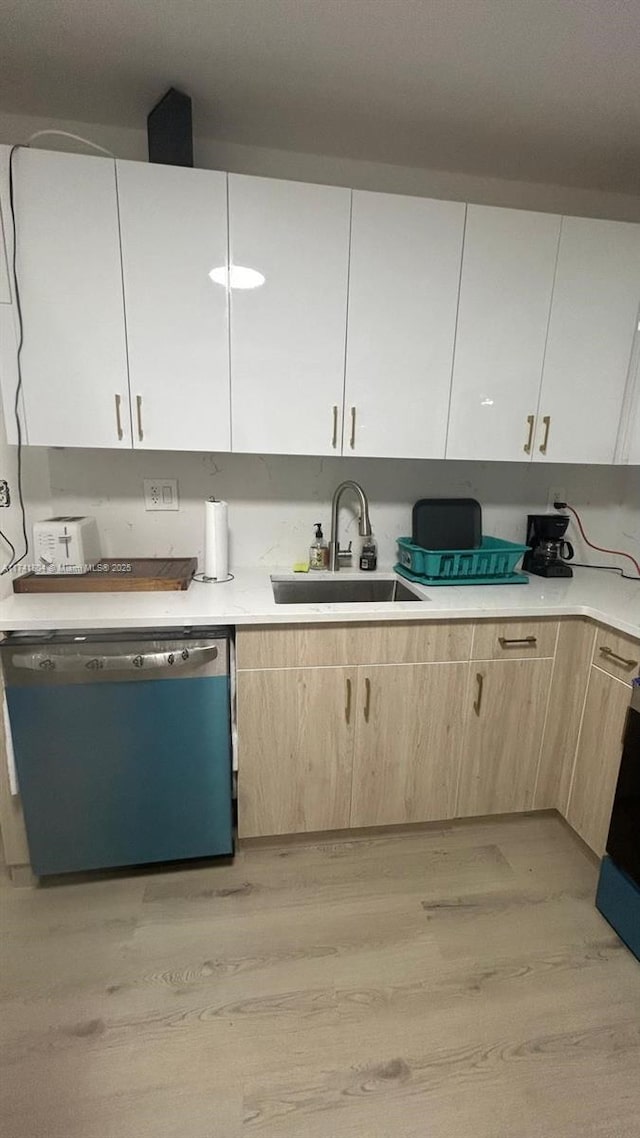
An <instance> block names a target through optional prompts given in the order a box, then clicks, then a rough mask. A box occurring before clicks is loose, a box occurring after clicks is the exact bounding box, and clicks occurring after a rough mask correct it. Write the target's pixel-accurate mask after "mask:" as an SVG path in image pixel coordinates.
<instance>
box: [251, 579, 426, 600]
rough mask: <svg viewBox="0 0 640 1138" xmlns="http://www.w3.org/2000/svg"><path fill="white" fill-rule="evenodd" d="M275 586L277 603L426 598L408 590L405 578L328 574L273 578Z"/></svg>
mask: <svg viewBox="0 0 640 1138" xmlns="http://www.w3.org/2000/svg"><path fill="white" fill-rule="evenodd" d="M271 585H272V588H273V596H274V599H275V602H276V604H277V605H315V604H329V605H330V604H350V605H351V604H363V605H367V604H371V603H372V602H373V601H389V602H393V601H424V600H426V598H425V597H419V596H417V595H416V593H414V592H412V591H411V589H408V588H407V586H406V585H404V584H403V583H402V581H397V580H394V579H393V578H392V579H390V580H384V579H383V580H380V579H378V580H354V579H353V578H350V579H349V580H346V581H345V580H340V579H339V578H338V579H334V578H327V577H324V578H323V579H322V580H319V581H316V580H313V578H311V577H305V578H304V579H303V580H292V579H291V577H272V578H271Z"/></svg>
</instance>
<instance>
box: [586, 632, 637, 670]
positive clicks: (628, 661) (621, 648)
mask: <svg viewBox="0 0 640 1138" xmlns="http://www.w3.org/2000/svg"><path fill="white" fill-rule="evenodd" d="M593 663H594V664H595V665H596V666H597V667H598V668H602V670H603V672H608V673H609V675H610V676H615V677H616V679H617V680H626V681H627V683H629V684H630V683H631V681H632V679H633V678H634V677H635V676H637V675H638V674H639V673H640V643H638V641H637V640H632V639H631V637H630V636H625V635H624V633H622V632H611V630H610V629H608V628H599V629H598V631H597V633H596V642H595V646H594V649H593Z"/></svg>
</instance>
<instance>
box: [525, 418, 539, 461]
mask: <svg viewBox="0 0 640 1138" xmlns="http://www.w3.org/2000/svg"><path fill="white" fill-rule="evenodd" d="M527 423H528V424H529V436H528V438H527V441H526V443H525V444H524V448H523V449H524V453H525V454H531V447H532V446H533V429H534V427H535V425H536V417H535V415H527Z"/></svg>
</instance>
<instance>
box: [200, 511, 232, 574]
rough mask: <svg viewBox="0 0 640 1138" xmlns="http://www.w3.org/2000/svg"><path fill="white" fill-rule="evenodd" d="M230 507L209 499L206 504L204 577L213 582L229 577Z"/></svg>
mask: <svg viewBox="0 0 640 1138" xmlns="http://www.w3.org/2000/svg"><path fill="white" fill-rule="evenodd" d="M228 509H229V507H228V505H227V503H226V502H217V501H216V499H215V498H209V499H208V501H206V502H205V504H204V575H205V577H209V578H210V579H211V580H213V581H226V579H227V577H228V576H229V527H228V516H227V515H228Z"/></svg>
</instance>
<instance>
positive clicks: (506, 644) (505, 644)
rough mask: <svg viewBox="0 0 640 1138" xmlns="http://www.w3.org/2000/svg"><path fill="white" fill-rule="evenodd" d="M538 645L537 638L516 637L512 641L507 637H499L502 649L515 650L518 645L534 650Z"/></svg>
mask: <svg viewBox="0 0 640 1138" xmlns="http://www.w3.org/2000/svg"><path fill="white" fill-rule="evenodd" d="M537 643H538V641H537V638H536V637H535V636H520V637H514V638H513V639H512V640H510V639H509V638H508V637H507V636H499V637H498V644H499V645H500V647H501V648H513V647H515V645H516V644H526V645H528V647H529V648H533V646H534V645H535V644H537Z"/></svg>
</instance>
